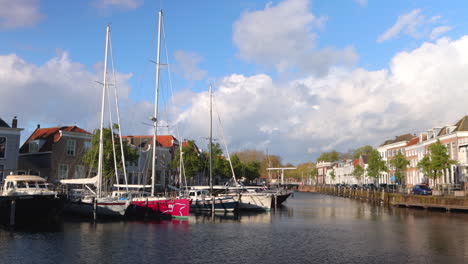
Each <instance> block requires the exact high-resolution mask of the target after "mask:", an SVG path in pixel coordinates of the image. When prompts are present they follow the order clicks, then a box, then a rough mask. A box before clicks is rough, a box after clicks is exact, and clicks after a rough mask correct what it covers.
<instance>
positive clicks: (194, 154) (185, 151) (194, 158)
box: [171, 140, 203, 179]
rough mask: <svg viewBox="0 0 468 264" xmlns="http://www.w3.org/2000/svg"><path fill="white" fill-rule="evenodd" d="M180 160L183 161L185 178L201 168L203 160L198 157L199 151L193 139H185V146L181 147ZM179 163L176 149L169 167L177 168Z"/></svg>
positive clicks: (178, 152)
mask: <svg viewBox="0 0 468 264" xmlns="http://www.w3.org/2000/svg"><path fill="white" fill-rule="evenodd" d="M182 155H183V157H182V160H183V162H184V169H185V177H186V178H187V179H190V178H192V177H193V176H195V175H196V174H198V173H200V172H201V171H202V169H203V161H202V159H201V157H200V153H199V152H198V150H197V147H196V145H195V142H194V141H193V140H189V141H187V144H186V146H184V147H183V148H182ZM179 164H180V149H177V153H176V155H175V157H174V159H173V160H172V161H171V168H174V169H175V168H179Z"/></svg>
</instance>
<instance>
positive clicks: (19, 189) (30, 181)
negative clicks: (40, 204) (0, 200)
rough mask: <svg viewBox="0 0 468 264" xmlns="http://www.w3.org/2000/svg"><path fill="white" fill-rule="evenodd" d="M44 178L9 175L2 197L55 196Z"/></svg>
mask: <svg viewBox="0 0 468 264" xmlns="http://www.w3.org/2000/svg"><path fill="white" fill-rule="evenodd" d="M55 193H56V192H54V191H52V190H50V188H49V185H48V183H47V182H46V180H45V179H44V178H41V177H39V176H34V175H8V176H7V177H6V178H5V182H4V184H3V192H2V195H8V196H11V195H46V194H55Z"/></svg>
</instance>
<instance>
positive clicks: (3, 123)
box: [0, 118, 10, 128]
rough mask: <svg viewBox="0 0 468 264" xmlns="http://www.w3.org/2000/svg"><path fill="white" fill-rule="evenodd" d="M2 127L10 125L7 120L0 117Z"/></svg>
mask: <svg viewBox="0 0 468 264" xmlns="http://www.w3.org/2000/svg"><path fill="white" fill-rule="evenodd" d="M0 127H8V128H9V127H10V126H9V125H8V124H7V122H5V121H3V119H1V118H0Z"/></svg>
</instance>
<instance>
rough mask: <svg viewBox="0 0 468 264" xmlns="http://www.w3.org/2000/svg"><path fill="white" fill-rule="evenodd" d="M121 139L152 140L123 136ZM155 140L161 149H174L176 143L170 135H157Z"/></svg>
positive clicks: (149, 138) (149, 137)
mask: <svg viewBox="0 0 468 264" xmlns="http://www.w3.org/2000/svg"><path fill="white" fill-rule="evenodd" d="M123 138H127V139H131V138H140V139H141V138H142V139H148V140H151V141H152V140H153V136H123ZM156 140H157V141H158V144H159V145H161V146H162V147H165V148H172V147H174V141H177V139H176V138H175V137H174V136H172V135H159V136H156Z"/></svg>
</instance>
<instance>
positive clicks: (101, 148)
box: [97, 25, 110, 197]
mask: <svg viewBox="0 0 468 264" xmlns="http://www.w3.org/2000/svg"><path fill="white" fill-rule="evenodd" d="M109 35H110V26H109V25H107V27H106V49H105V53H104V76H103V81H102V102H101V127H100V131H99V159H98V181H97V182H98V185H97V197H101V191H102V163H103V156H104V140H103V135H104V133H103V131H102V130H103V129H104V110H105V102H106V100H105V98H106V90H107V52H108V48H109Z"/></svg>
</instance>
